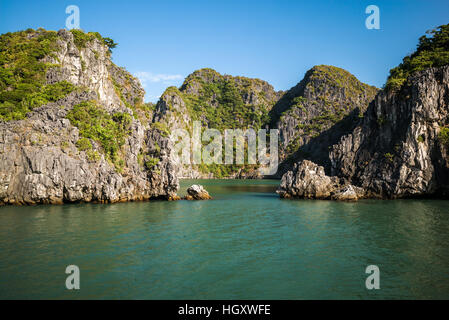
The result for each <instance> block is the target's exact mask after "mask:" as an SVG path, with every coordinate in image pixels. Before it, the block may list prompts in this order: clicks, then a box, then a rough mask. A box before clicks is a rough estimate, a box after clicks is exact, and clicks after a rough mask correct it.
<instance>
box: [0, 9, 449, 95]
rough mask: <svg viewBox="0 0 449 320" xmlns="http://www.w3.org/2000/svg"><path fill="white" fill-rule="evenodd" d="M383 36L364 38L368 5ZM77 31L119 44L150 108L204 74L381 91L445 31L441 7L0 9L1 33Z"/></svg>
mask: <svg viewBox="0 0 449 320" xmlns="http://www.w3.org/2000/svg"><path fill="white" fill-rule="evenodd" d="M371 4H373V5H377V6H378V7H379V9H380V30H368V29H367V28H366V27H365V20H366V18H367V17H368V14H366V13H365V8H366V7H367V6H368V5H371ZM68 5H77V6H78V7H79V8H80V22H81V28H82V29H83V30H85V31H98V32H100V33H101V34H102V35H104V36H108V37H111V38H113V39H114V40H115V41H116V42H118V43H119V46H118V47H117V48H116V49H114V53H113V60H114V62H115V63H116V64H118V65H119V66H123V67H125V68H126V69H127V70H128V71H130V72H131V73H133V74H135V75H139V76H140V78H141V79H142V82H143V83H144V86H145V89H146V92H147V95H146V98H147V100H148V101H156V100H157V97H158V96H160V94H161V93H162V92H163V91H164V89H165V88H166V87H168V86H170V85H176V86H179V85H180V84H181V83H182V80H183V78H184V77H185V76H187V75H188V74H190V73H191V72H193V71H194V70H197V69H199V68H203V67H209V68H213V69H215V70H217V71H218V72H220V73H223V74H231V75H242V76H247V77H254V78H260V79H263V80H266V81H268V82H269V83H271V84H272V85H273V86H274V87H275V89H277V90H287V89H289V88H291V87H292V86H294V85H295V84H296V83H297V82H299V81H300V80H301V79H302V78H303V76H304V73H305V72H306V71H307V70H308V69H310V68H311V67H313V66H314V65H317V64H329V65H335V66H338V67H342V68H344V69H346V70H348V71H350V72H351V73H353V74H354V75H355V76H356V77H358V78H359V79H360V80H361V81H363V82H366V83H368V84H372V85H376V86H378V87H380V86H382V85H383V84H384V83H385V80H386V77H387V75H388V71H389V69H391V68H392V67H394V66H396V65H397V64H399V63H400V62H401V60H402V58H403V57H404V56H405V55H407V54H409V53H411V52H413V50H414V49H415V47H416V44H417V41H418V38H419V37H420V36H421V35H423V34H424V33H425V31H426V30H429V29H431V28H434V27H436V26H439V25H442V24H447V23H449V1H447V0H441V1H438V0H419V1H418V0H388V1H380V0H370V1H364V0H352V1H350V0H314V1H300V0H296V1H292V0H290V1H283V0H278V1H271V0H239V1H235V0H226V1H215V0H205V1H203V0H198V1H189V0H184V1H177V0H172V1H168V0H167V1H160V0H158V1H154V0H146V1H133V0H128V1H123V0H120V1H115V0H109V1H103V0H95V1H94V0H89V1H84V0H70V1H59V0H57V1H55V0H49V1H26V0H20V1H6V0H0V33H5V32H9V31H18V30H23V29H27V28H35V29H36V28H38V27H43V28H45V29H49V30H59V29H62V28H64V27H65V21H66V18H67V16H68V15H67V14H66V13H65V8H66V7H67V6H68Z"/></svg>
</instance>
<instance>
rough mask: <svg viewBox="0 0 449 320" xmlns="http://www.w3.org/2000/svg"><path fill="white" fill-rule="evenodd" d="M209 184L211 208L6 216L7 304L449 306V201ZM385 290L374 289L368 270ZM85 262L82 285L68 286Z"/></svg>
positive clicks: (127, 206) (182, 204) (1, 242)
mask: <svg viewBox="0 0 449 320" xmlns="http://www.w3.org/2000/svg"><path fill="white" fill-rule="evenodd" d="M192 183H201V184H203V185H204V186H206V188H207V189H208V190H209V192H210V193H211V194H212V195H213V196H214V200H211V201H192V202H189V201H178V202H163V201H155V202H146V203H145V202H141V203H121V204H113V205H95V204H82V205H81V204H80V205H65V206H37V207H2V208H0V298H2V299H5V298H24V299H40V298H48V299H61V298H62V299H108V298H112V299H386V298H395V299H400V298H418V299H424V298H446V299H448V298H449V210H448V202H447V201H429V200H427V201H416V200H397V201H360V202H358V203H339V202H330V201H306V200H295V201H292V200H280V199H279V198H278V196H277V195H276V194H275V193H274V190H275V188H276V186H277V184H278V181H233V180H228V181H219V180H213V181H194V182H193V181H184V182H183V183H182V188H183V189H185V188H186V186H187V185H189V184H192ZM370 264H375V265H377V266H379V268H380V286H381V289H380V290H372V291H369V290H367V289H366V288H365V279H366V277H367V276H368V275H366V274H365V268H366V266H368V265H370ZM68 265H77V266H78V267H79V268H80V271H81V289H80V290H78V291H69V290H67V289H65V279H66V277H67V275H66V274H65V268H66V266H68Z"/></svg>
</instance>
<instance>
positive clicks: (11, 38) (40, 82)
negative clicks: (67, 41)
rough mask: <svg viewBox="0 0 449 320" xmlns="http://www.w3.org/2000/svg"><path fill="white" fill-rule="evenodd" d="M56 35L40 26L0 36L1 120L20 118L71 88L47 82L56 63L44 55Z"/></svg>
mask: <svg viewBox="0 0 449 320" xmlns="http://www.w3.org/2000/svg"><path fill="white" fill-rule="evenodd" d="M57 39H58V35H57V33H56V32H54V31H45V30H43V29H38V30H36V31H35V30H33V29H28V30H26V31H20V32H14V33H5V34H3V35H1V36H0V120H6V121H9V120H19V119H23V118H24V117H25V115H26V113H27V112H29V111H31V110H32V109H33V108H35V107H37V106H39V105H42V104H45V103H47V102H50V101H56V100H58V99H60V98H61V97H63V96H64V95H66V94H68V93H70V92H71V91H72V90H73V89H74V88H73V86H71V85H69V84H68V83H66V82H65V83H59V84H58V83H56V84H53V85H46V78H45V75H46V72H47V70H48V69H49V68H51V67H54V66H55V65H53V64H50V63H47V62H45V60H44V58H45V57H47V56H49V55H51V54H52V53H53V52H54V51H55V50H56V40H57Z"/></svg>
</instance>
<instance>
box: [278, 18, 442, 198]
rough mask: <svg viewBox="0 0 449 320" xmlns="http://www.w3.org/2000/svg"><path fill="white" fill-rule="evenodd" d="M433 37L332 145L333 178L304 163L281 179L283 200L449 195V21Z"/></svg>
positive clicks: (425, 38) (394, 72) (430, 35)
mask: <svg viewBox="0 0 449 320" xmlns="http://www.w3.org/2000/svg"><path fill="white" fill-rule="evenodd" d="M427 34H428V35H426V36H422V37H421V38H419V44H418V46H417V49H416V51H415V52H414V53H412V54H410V55H408V56H406V57H405V58H404V59H403V62H402V63H401V64H400V65H399V66H397V67H395V68H393V69H392V70H390V75H389V77H388V80H387V83H386V85H385V88H384V89H383V90H381V91H380V92H379V93H378V94H377V95H376V97H375V99H374V100H373V101H372V102H371V103H370V105H369V107H368V109H367V110H366V112H365V113H364V114H363V116H362V118H361V119H360V121H358V123H357V125H356V127H355V128H354V129H353V130H352V132H351V133H349V134H347V135H344V136H343V137H341V139H340V141H338V143H336V144H335V145H333V146H332V148H331V150H330V153H329V161H330V164H331V168H330V172H328V174H330V175H331V176H332V177H328V176H327V175H326V174H325V173H324V171H323V170H317V169H316V167H317V165H316V164H314V163H309V162H304V161H301V162H299V163H297V164H295V165H294V167H293V170H291V171H289V172H287V173H286V174H284V176H283V177H282V181H281V186H280V188H279V190H278V192H279V194H280V195H281V197H309V198H341V196H343V198H348V197H349V198H351V199H357V198H363V197H365V198H406V197H443V198H446V199H447V198H448V196H449V163H448V160H449V158H448V149H449V127H448V126H449V25H443V26H440V27H438V28H436V29H435V30H431V31H429V32H428V33H427ZM309 168H312V169H309ZM313 168H315V169H313ZM311 172H318V174H311ZM317 185H319V186H320V187H319V188H318V187H316V186H317ZM323 190H324V191H326V192H323ZM334 195H337V196H334Z"/></svg>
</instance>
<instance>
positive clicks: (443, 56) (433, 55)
mask: <svg viewBox="0 0 449 320" xmlns="http://www.w3.org/2000/svg"><path fill="white" fill-rule="evenodd" d="M427 34H428V35H430V36H425V35H424V36H422V37H421V38H419V44H418V47H417V49H416V51H415V52H414V53H413V54H411V55H409V56H407V57H405V58H404V59H403V61H402V63H401V64H400V65H399V66H397V67H396V68H393V69H391V70H390V76H389V77H388V80H387V83H386V88H387V89H393V90H394V89H399V88H400V87H401V86H402V84H403V83H404V82H405V81H406V80H407V78H408V76H409V75H411V74H412V73H414V72H417V71H421V70H424V69H427V68H430V67H441V66H444V65H447V64H449V24H446V25H442V26H439V27H438V28H436V29H434V30H430V31H427Z"/></svg>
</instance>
